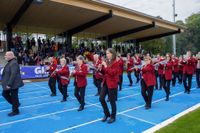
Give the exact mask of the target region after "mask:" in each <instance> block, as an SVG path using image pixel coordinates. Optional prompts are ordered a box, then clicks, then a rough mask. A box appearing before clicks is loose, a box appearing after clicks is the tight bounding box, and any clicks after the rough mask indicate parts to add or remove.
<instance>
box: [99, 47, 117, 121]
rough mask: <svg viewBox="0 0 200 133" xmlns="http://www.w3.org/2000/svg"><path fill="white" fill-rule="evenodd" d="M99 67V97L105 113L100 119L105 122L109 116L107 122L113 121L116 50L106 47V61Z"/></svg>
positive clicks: (114, 117)
mask: <svg viewBox="0 0 200 133" xmlns="http://www.w3.org/2000/svg"><path fill="white" fill-rule="evenodd" d="M100 69H101V72H102V74H103V75H104V76H103V87H102V90H101V93H100V98H99V100H100V102H101V105H102V107H103V110H104V114H105V116H104V117H103V119H102V122H105V121H106V120H107V118H108V117H110V119H109V120H108V123H113V122H114V121H115V119H116V110H117V109H116V96H117V87H118V81H119V74H118V73H119V72H118V70H119V65H118V62H117V60H116V52H115V51H114V49H112V48H109V49H107V51H106V62H102V68H100ZM107 94H108V98H109V100H110V104H111V108H112V112H111V114H110V111H109V109H108V106H107V103H106V101H105V96H106V95H107Z"/></svg>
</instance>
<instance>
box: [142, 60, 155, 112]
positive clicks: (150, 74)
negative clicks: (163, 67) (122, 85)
mask: <svg viewBox="0 0 200 133" xmlns="http://www.w3.org/2000/svg"><path fill="white" fill-rule="evenodd" d="M144 61H145V64H144V65H143V66H142V69H141V71H142V79H141V89H142V91H141V93H142V96H143V98H144V101H145V103H146V105H145V109H150V108H151V102H152V96H153V88H154V86H155V84H156V77H155V73H154V66H153V65H152V60H151V57H149V56H147V57H145V59H144Z"/></svg>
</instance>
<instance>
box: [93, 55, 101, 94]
mask: <svg viewBox="0 0 200 133" xmlns="http://www.w3.org/2000/svg"><path fill="white" fill-rule="evenodd" d="M100 65H102V59H101V57H100V56H99V55H97V54H95V55H94V67H95V70H94V78H95V86H96V87H97V89H98V91H97V94H96V95H95V96H99V95H100V92H101V84H102V80H103V74H102V73H100V72H99V71H98V67H99V66H100Z"/></svg>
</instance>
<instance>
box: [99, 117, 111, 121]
mask: <svg viewBox="0 0 200 133" xmlns="http://www.w3.org/2000/svg"><path fill="white" fill-rule="evenodd" d="M108 117H109V116H104V117H103V118H102V119H101V121H102V122H105V121H106V120H107V119H108Z"/></svg>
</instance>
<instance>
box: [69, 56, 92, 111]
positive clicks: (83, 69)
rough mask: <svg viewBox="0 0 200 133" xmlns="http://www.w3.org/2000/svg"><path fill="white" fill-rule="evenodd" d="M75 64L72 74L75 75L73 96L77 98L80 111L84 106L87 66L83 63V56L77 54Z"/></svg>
mask: <svg viewBox="0 0 200 133" xmlns="http://www.w3.org/2000/svg"><path fill="white" fill-rule="evenodd" d="M76 61H77V64H76V66H75V69H74V71H73V72H72V75H73V76H75V79H74V85H75V90H74V96H75V97H76V98H77V100H78V102H79V103H80V107H79V109H78V111H82V110H83V109H84V106H85V88H86V86H87V73H88V67H87V65H86V64H85V63H84V57H83V56H82V55H79V56H78V57H77V58H76Z"/></svg>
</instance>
